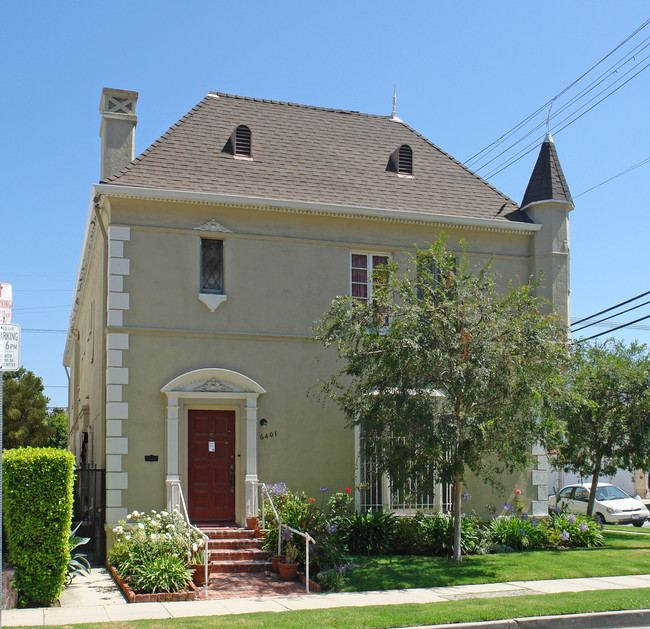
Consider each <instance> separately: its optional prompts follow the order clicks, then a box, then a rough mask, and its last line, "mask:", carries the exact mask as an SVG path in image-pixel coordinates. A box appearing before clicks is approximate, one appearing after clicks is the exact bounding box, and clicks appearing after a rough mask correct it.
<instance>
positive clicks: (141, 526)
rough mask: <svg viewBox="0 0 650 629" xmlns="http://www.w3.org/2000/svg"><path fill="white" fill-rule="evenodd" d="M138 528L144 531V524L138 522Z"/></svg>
mask: <svg viewBox="0 0 650 629" xmlns="http://www.w3.org/2000/svg"><path fill="white" fill-rule="evenodd" d="M138 528H139V529H140V530H142V531H144V524H142V522H138Z"/></svg>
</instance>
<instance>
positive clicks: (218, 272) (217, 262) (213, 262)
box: [201, 238, 223, 295]
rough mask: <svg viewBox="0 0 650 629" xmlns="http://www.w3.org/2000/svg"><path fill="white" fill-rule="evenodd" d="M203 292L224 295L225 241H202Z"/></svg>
mask: <svg viewBox="0 0 650 629" xmlns="http://www.w3.org/2000/svg"><path fill="white" fill-rule="evenodd" d="M201 292H202V293H215V294H218V295H221V294H223V240H213V239H211V238H210V239H208V238H204V239H202V240H201Z"/></svg>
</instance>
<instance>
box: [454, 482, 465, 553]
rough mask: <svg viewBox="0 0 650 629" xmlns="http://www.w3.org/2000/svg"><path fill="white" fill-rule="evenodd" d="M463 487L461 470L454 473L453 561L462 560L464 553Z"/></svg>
mask: <svg viewBox="0 0 650 629" xmlns="http://www.w3.org/2000/svg"><path fill="white" fill-rule="evenodd" d="M462 488H463V481H462V479H461V475H460V472H456V473H455V474H454V489H453V500H452V510H453V514H454V546H453V554H452V560H453V561H462V560H463V555H462V553H461V548H460V524H461V520H462V513H461V506H460V500H461V498H460V494H461V489H462Z"/></svg>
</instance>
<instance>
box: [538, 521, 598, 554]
mask: <svg viewBox="0 0 650 629" xmlns="http://www.w3.org/2000/svg"><path fill="white" fill-rule="evenodd" d="M548 531H549V538H550V539H551V540H552V543H553V545H554V546H570V547H579V548H593V547H595V546H602V545H603V544H604V543H605V540H604V538H603V534H602V533H601V530H600V524H598V522H596V521H595V520H593V519H591V518H588V517H586V516H583V515H573V514H571V513H564V512H560V513H557V512H556V513H555V514H553V513H552V514H551V517H550V519H549V521H548Z"/></svg>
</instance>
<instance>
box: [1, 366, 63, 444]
mask: <svg viewBox="0 0 650 629" xmlns="http://www.w3.org/2000/svg"><path fill="white" fill-rule="evenodd" d="M2 381H3V403H2V422H3V425H2V438H3V443H4V447H5V448H7V449H9V448H20V447H23V446H33V447H40V446H46V445H49V443H48V442H49V440H50V439H51V438H52V437H53V436H54V434H55V429H54V428H53V427H52V426H50V425H48V423H47V419H46V418H47V403H48V402H49V401H50V400H49V398H48V397H47V396H45V394H44V393H43V381H42V380H41V379H40V378H38V377H37V376H36V375H34V372H32V371H27V370H26V369H25V368H24V367H21V368H20V369H19V370H18V371H5V372H3V373H2Z"/></svg>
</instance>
